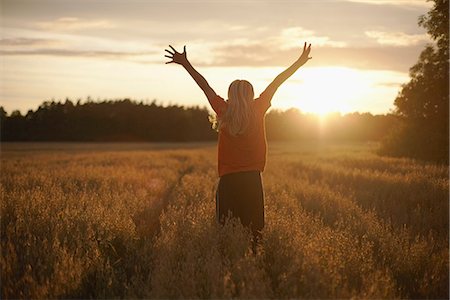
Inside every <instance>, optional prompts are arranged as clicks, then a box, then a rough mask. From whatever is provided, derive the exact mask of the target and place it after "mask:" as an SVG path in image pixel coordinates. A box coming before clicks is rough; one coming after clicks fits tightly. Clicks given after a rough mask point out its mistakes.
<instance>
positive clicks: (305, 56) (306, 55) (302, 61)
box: [298, 42, 312, 65]
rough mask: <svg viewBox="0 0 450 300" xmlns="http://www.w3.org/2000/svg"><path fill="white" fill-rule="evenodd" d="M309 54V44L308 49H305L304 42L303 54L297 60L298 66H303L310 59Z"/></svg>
mask: <svg viewBox="0 0 450 300" xmlns="http://www.w3.org/2000/svg"><path fill="white" fill-rule="evenodd" d="M310 52H311V44H309V45H308V47H306V42H305V45H304V46H303V53H302V55H301V56H300V57H299V59H298V61H299V62H300V64H302V65H304V64H306V63H307V62H308V60H310V59H311V58H312V57H310V56H309V53H310Z"/></svg>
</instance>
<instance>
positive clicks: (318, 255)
mask: <svg viewBox="0 0 450 300" xmlns="http://www.w3.org/2000/svg"><path fill="white" fill-rule="evenodd" d="M374 151H375V147H374V145H371V144H357V145H356V144H353V145H352V144H340V145H338V144H334V145H333V144H321V143H307V144H300V143H298V144H294V143H290V144H282V143H272V144H271V145H270V147H269V154H268V163H267V167H266V171H265V172H264V173H263V183H264V186H265V220H266V226H265V229H264V232H263V235H262V240H261V242H260V244H259V245H258V248H257V251H256V253H253V252H252V250H251V249H252V248H251V234H250V233H249V231H248V230H247V229H245V228H243V227H242V226H241V225H240V224H239V223H238V222H236V221H234V220H230V221H229V222H228V223H227V224H226V225H225V226H223V227H222V226H219V225H217V224H216V222H215V200H214V194H215V188H216V184H217V172H216V148H215V145H214V144H186V145H175V146H174V145H152V144H99V145H95V144H85V145H83V144H2V152H1V185H0V189H1V195H2V199H1V298H5V299H6V298H231V297H234V298H351V297H355V298H377V299H378V298H389V299H391V298H447V297H448V291H449V275H448V271H449V230H448V229H449V228H448V225H449V223H448V212H449V178H448V175H449V173H448V172H449V169H448V166H442V165H433V164H427V163H422V162H416V161H412V160H408V159H398V158H395V159H394V158H385V157H379V156H377V155H376V154H375V152H374Z"/></svg>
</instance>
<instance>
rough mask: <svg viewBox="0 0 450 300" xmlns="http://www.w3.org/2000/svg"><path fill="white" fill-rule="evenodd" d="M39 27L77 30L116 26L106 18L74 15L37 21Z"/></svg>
mask: <svg viewBox="0 0 450 300" xmlns="http://www.w3.org/2000/svg"><path fill="white" fill-rule="evenodd" d="M36 26H37V27H38V28H40V29H44V30H49V31H77V30H84V29H109V28H115V27H116V26H115V25H114V24H113V23H111V22H110V21H108V20H84V19H79V18H74V17H62V18H58V19H56V20H53V21H47V22H37V23H36Z"/></svg>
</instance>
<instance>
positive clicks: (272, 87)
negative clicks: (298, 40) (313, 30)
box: [263, 42, 312, 99]
mask: <svg viewBox="0 0 450 300" xmlns="http://www.w3.org/2000/svg"><path fill="white" fill-rule="evenodd" d="M310 51H311V44H309V46H308V47H306V42H305V45H304V46H303V53H302V55H301V56H300V57H299V58H298V59H297V60H296V61H295V62H294V63H293V64H292V65H291V66H290V67H289V68H287V69H286V70H284V71H283V72H281V73H280V74H279V75H278V76H277V77H275V79H274V80H273V81H272V82H271V83H270V84H269V85H268V86H267V88H266V89H265V90H264V92H263V94H265V95H266V96H267V97H269V99H272V97H273V95H274V94H275V92H276V91H277V89H278V87H279V86H280V85H281V84H282V83H283V82H285V81H286V79H288V78H289V77H291V76H292V74H294V73H295V71H297V70H298V68H300V67H301V66H303V65H304V64H305V63H306V62H308V60H310V59H311V58H312V57H309V53H310Z"/></svg>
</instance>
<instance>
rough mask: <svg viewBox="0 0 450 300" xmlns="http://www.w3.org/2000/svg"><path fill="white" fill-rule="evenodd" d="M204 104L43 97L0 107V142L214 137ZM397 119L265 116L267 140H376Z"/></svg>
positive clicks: (285, 113)
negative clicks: (22, 108)
mask: <svg viewBox="0 0 450 300" xmlns="http://www.w3.org/2000/svg"><path fill="white" fill-rule="evenodd" d="M210 114H211V112H210V111H208V110H207V109H206V108H204V107H203V108H202V107H198V106H194V107H183V106H178V105H170V106H163V105H158V104H157V103H156V102H152V103H151V104H144V103H142V102H136V101H132V100H130V99H124V100H117V101H111V100H104V101H101V102H93V101H91V100H88V101H86V102H81V101H78V102H76V103H74V102H72V101H70V100H69V99H66V101H65V102H59V101H58V102H55V101H46V102H44V103H43V104H42V105H40V106H39V108H38V109H37V110H35V111H33V110H30V111H28V113H27V114H26V115H22V114H21V113H20V112H19V111H14V112H12V113H11V115H7V114H6V112H5V111H4V109H3V108H0V117H1V140H2V141H82V142H94V141H95V142H112V141H114V142H139V141H152V142H182V141H186V142H189V141H210V140H215V139H216V138H217V132H216V131H214V130H213V129H212V127H211V123H210V122H209V116H210ZM395 123H396V118H395V117H394V116H390V115H375V116H374V115H372V114H369V113H364V114H360V113H353V114H347V115H340V114H333V115H329V116H327V117H326V118H323V119H321V118H320V117H318V116H316V115H312V114H303V113H301V112H300V111H299V110H296V109H291V110H287V111H277V110H272V111H271V112H269V113H268V115H267V117H266V130H267V138H268V139H269V140H302V139H328V140H330V139H331V140H349V141H378V140H380V139H381V138H382V137H383V136H384V135H385V134H386V132H387V131H388V129H389V128H391V127H392V126H393V125H394V124H395Z"/></svg>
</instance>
